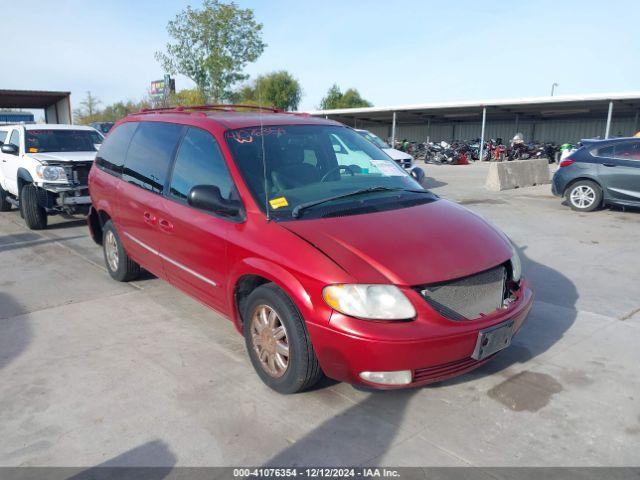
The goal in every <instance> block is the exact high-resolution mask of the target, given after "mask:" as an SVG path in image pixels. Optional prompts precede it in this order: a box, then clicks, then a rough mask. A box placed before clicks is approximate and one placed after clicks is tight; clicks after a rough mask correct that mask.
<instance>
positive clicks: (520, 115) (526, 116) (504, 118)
mask: <svg viewBox="0 0 640 480" xmlns="http://www.w3.org/2000/svg"><path fill="white" fill-rule="evenodd" d="M309 113H310V114H311V115H313V116H324V117H326V118H330V119H333V120H337V121H339V122H342V123H345V124H347V125H350V126H352V127H356V128H366V129H369V130H371V131H373V132H374V133H376V134H378V135H380V136H382V137H385V138H386V137H390V138H391V139H392V140H395V139H396V138H407V139H409V140H416V141H425V140H429V139H431V140H436V141H439V140H448V141H451V140H468V139H471V138H482V139H486V138H497V137H501V138H504V139H507V138H511V137H512V136H513V135H514V134H515V133H517V132H520V131H522V132H523V133H524V135H525V140H526V141H531V140H540V141H555V142H558V143H564V142H566V141H574V142H575V141H578V140H580V139H581V138H590V137H602V138H608V137H609V136H611V135H632V134H633V133H635V132H636V131H637V130H638V128H640V124H639V113H640V92H629V93H610V94H590V95H563V96H554V97H550V96H548V97H533V98H518V99H503V100H484V101H478V102H443V103H426V104H414V105H398V106H390V107H367V108H350V109H338V110H317V111H312V112H309Z"/></svg>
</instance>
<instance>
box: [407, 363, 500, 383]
mask: <svg viewBox="0 0 640 480" xmlns="http://www.w3.org/2000/svg"><path fill="white" fill-rule="evenodd" d="M489 358H491V357H487V358H486V359H483V360H474V359H473V358H463V359H462V360H456V361H454V362H449V363H443V364H442V365H436V366H434V367H425V368H417V369H415V370H414V371H413V381H414V382H421V381H424V380H437V379H439V378H442V377H448V376H450V375H451V376H453V375H456V374H458V373H461V372H464V371H465V370H470V369H472V368H474V367H476V366H480V364H482V363H484V362H486V361H487V360H488V359H489Z"/></svg>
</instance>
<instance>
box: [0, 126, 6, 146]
mask: <svg viewBox="0 0 640 480" xmlns="http://www.w3.org/2000/svg"><path fill="white" fill-rule="evenodd" d="M5 138H7V132H5V131H3V130H0V145H2V144H3V143H4V139H5Z"/></svg>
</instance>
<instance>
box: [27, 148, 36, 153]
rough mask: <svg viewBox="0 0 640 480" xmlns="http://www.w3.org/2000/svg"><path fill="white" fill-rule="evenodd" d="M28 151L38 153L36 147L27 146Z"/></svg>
mask: <svg viewBox="0 0 640 480" xmlns="http://www.w3.org/2000/svg"><path fill="white" fill-rule="evenodd" d="M29 153H38V149H37V148H33V147H29Z"/></svg>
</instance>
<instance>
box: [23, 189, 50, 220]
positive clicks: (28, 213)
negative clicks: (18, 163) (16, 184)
mask: <svg viewBox="0 0 640 480" xmlns="http://www.w3.org/2000/svg"><path fill="white" fill-rule="evenodd" d="M37 188H38V187H36V186H35V185H34V184H33V183H27V184H26V185H25V186H23V187H22V191H21V192H20V212H21V213H22V216H23V217H24V223H26V224H27V227H29V228H30V229H31V230H43V229H45V228H47V212H46V210H45V209H44V208H42V207H41V206H40V205H38V191H37Z"/></svg>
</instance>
